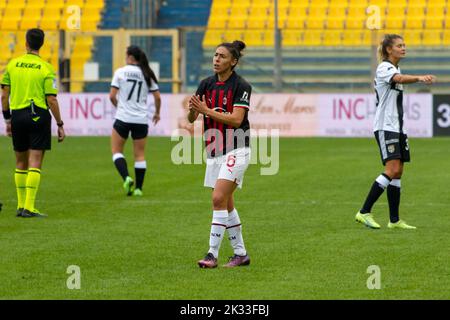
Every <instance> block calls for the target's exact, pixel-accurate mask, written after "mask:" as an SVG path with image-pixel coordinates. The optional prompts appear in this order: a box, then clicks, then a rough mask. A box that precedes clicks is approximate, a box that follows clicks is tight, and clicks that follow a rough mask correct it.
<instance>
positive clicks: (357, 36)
mask: <svg viewBox="0 0 450 320" xmlns="http://www.w3.org/2000/svg"><path fill="white" fill-rule="evenodd" d="M342 45H344V46H355V47H356V46H360V45H361V31H359V30H344V31H343V33H342Z"/></svg>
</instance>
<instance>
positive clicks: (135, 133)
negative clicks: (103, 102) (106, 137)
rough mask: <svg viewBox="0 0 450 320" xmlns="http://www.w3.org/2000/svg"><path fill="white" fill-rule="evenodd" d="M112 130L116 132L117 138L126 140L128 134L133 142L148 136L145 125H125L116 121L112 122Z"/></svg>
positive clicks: (125, 123)
mask: <svg viewBox="0 0 450 320" xmlns="http://www.w3.org/2000/svg"><path fill="white" fill-rule="evenodd" d="M113 128H114V129H115V130H116V131H117V133H118V134H119V136H121V137H122V138H124V139H128V136H129V135H130V132H131V138H132V139H133V140H139V139H144V138H146V137H147V135H148V125H147V124H139V123H127V122H123V121H120V120H118V119H116V121H114V125H113Z"/></svg>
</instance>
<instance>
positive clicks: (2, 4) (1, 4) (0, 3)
mask: <svg viewBox="0 0 450 320" xmlns="http://www.w3.org/2000/svg"><path fill="white" fill-rule="evenodd" d="M4 8H6V0H0V9H4Z"/></svg>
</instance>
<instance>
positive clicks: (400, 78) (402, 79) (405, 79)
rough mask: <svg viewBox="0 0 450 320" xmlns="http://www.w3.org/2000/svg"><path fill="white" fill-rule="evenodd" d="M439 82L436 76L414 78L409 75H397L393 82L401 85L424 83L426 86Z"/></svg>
mask: <svg viewBox="0 0 450 320" xmlns="http://www.w3.org/2000/svg"><path fill="white" fill-rule="evenodd" d="M436 80H437V78H436V76H434V75H422V76H413V75H408V74H396V75H395V76H394V77H393V78H392V81H393V82H395V83H401V84H409V83H416V82H423V83H425V84H433V83H435V82H436Z"/></svg>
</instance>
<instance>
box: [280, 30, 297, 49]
mask: <svg viewBox="0 0 450 320" xmlns="http://www.w3.org/2000/svg"><path fill="white" fill-rule="evenodd" d="M301 35H302V33H301V31H300V30H283V33H282V43H283V46H288V47H294V46H298V45H299V44H300V37H301Z"/></svg>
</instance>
